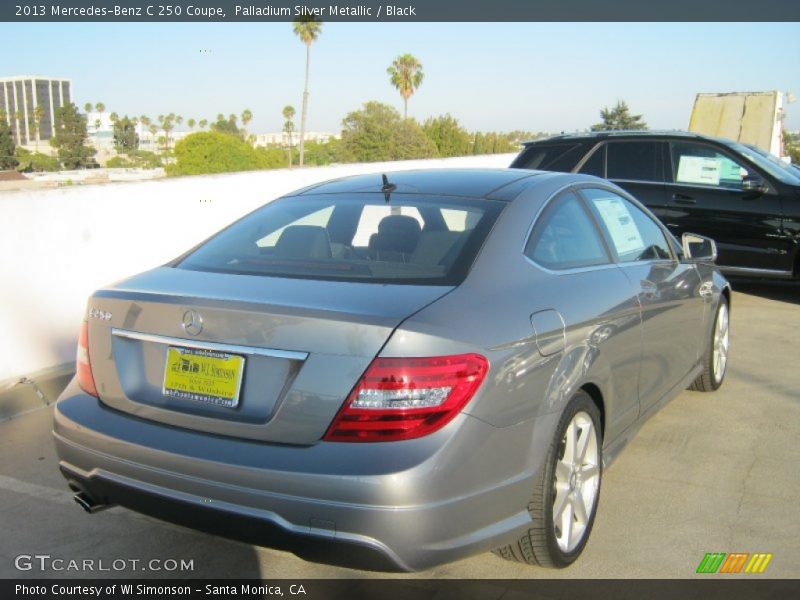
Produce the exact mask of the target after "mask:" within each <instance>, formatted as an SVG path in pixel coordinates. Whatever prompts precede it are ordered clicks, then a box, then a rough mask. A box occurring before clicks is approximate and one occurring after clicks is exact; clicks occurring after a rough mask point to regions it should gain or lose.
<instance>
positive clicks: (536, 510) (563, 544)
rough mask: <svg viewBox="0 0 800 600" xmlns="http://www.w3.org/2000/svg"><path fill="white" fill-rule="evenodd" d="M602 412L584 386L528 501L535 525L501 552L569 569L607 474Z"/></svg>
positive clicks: (563, 419) (589, 527)
mask: <svg viewBox="0 0 800 600" xmlns="http://www.w3.org/2000/svg"><path fill="white" fill-rule="evenodd" d="M602 448H603V439H602V431H601V429H600V411H599V410H598V409H597V406H596V405H595V403H594V402H593V401H592V399H591V397H590V396H589V395H588V394H587V393H586V392H584V391H583V390H581V391H579V392H578V393H577V394H575V396H574V397H573V398H572V400H571V401H570V403H569V404H568V405H567V408H566V409H565V410H564V413H563V415H562V417H561V421H560V422H559V425H558V428H557V429H556V435H555V438H554V439H553V442H552V443H551V445H550V450H549V451H548V454H547V459H546V462H545V464H544V466H543V468H542V469H541V472H540V474H539V477H538V478H537V481H536V484H535V485H534V490H533V496H532V497H531V500H530V503H529V505H528V511H529V512H530V514H531V519H532V521H533V524H532V526H531V528H530V529H529V530H528V531H527V533H525V534H524V535H523V536H522V537H520V539H519V540H517V541H516V542H514V543H512V544H509V545H508V546H505V547H503V548H500V549H498V550H495V553H496V554H498V555H499V556H501V557H503V558H505V559H508V560H514V561H517V562H524V563H527V564H531V565H540V566H543V567H556V568H563V567H566V566H568V565H570V564H572V563H573V562H575V560H576V559H577V558H578V556H580V554H581V552H582V551H583V548H584V546H585V545H586V541H587V540H588V539H589V534H590V533H591V531H592V525H593V524H594V517H595V513H596V511H597V501H598V499H599V497H600V479H601V477H602V472H603V450H602Z"/></svg>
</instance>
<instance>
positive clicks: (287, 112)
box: [282, 104, 295, 169]
mask: <svg viewBox="0 0 800 600" xmlns="http://www.w3.org/2000/svg"><path fill="white" fill-rule="evenodd" d="M282 114H283V118H284V123H283V131H285V132H286V133H287V134H289V168H290V169H291V168H292V154H293V153H294V140H293V139H292V133H293V132H294V121H292V119H294V115H295V111H294V106H292V105H291V104H287V105H286V106H284V107H283V111H282Z"/></svg>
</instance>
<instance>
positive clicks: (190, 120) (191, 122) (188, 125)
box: [186, 117, 197, 131]
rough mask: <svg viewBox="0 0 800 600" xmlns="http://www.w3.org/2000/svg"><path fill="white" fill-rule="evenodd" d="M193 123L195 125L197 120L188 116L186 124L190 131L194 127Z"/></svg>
mask: <svg viewBox="0 0 800 600" xmlns="http://www.w3.org/2000/svg"><path fill="white" fill-rule="evenodd" d="M195 125H197V121H195V120H194V119H193V118H191V117H189V118H188V119H186V126H187V127H188V128H189V130H190V131H191V130H192V129H194V126H195Z"/></svg>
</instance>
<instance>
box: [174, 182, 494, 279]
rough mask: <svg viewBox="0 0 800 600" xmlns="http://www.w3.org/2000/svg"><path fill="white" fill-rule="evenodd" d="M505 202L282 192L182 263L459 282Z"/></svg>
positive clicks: (278, 273) (281, 273)
mask: <svg viewBox="0 0 800 600" xmlns="http://www.w3.org/2000/svg"><path fill="white" fill-rule="evenodd" d="M503 206H505V203H503V202H496V201H491V200H474V199H468V198H448V197H444V196H434V197H424V196H417V195H412V194H396V195H394V196H392V198H391V202H390V203H387V202H386V201H385V199H384V196H383V194H320V195H311V194H309V195H303V196H296V197H291V198H284V199H282V200H276V201H275V202H271V203H270V204H267V205H266V206H264V207H262V208H260V209H258V210H257V211H255V212H253V213H251V214H250V215H248V216H246V217H245V218H244V219H242V220H240V221H237V222H236V223H234V224H233V225H231V226H230V227H228V228H227V229H225V230H223V231H222V232H220V233H218V234H217V235H216V236H214V237H213V238H211V239H210V240H208V241H207V242H206V243H204V244H203V245H202V246H200V247H199V248H198V249H196V250H195V251H193V252H192V253H191V254H189V255H188V256H187V257H185V258H184V259H183V260H182V261H181V262H180V263H179V264H178V265H177V267H178V268H181V269H190V270H199V271H215V272H223V273H237V274H246V275H267V276H273V277H298V278H304V279H333V280H339V281H363V282H375V283H407V284H426V285H457V284H458V283H460V282H461V280H463V278H464V277H465V276H466V273H467V272H468V271H469V268H470V267H471V266H472V262H473V260H474V258H475V255H476V254H477V252H478V250H479V249H480V247H481V245H482V244H483V241H484V239H485V238H486V236H487V235H488V233H489V231H490V230H491V227H492V224H493V223H494V221H495V219H496V218H497V215H498V214H499V213H500V211H501V210H502V208H503Z"/></svg>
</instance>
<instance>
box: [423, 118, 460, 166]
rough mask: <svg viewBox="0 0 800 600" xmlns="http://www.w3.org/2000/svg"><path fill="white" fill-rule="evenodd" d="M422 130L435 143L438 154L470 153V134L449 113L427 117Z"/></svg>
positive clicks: (456, 154)
mask: <svg viewBox="0 0 800 600" xmlns="http://www.w3.org/2000/svg"><path fill="white" fill-rule="evenodd" d="M422 131H424V132H425V135H427V136H428V138H430V140H431V141H432V142H433V143H434V144H436V149H437V150H438V153H439V156H466V155H467V154H471V153H472V136H471V135H470V134H469V132H468V131H467V130H466V129H464V128H463V127H461V125H459V124H458V121H457V120H456V119H455V118H453V117H451V116H450V115H449V114H446V115H442V116H439V117H436V118H430V119H428V120H427V121H425V124H424V125H423V126H422Z"/></svg>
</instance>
